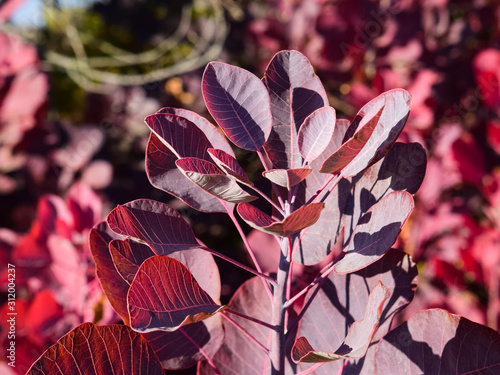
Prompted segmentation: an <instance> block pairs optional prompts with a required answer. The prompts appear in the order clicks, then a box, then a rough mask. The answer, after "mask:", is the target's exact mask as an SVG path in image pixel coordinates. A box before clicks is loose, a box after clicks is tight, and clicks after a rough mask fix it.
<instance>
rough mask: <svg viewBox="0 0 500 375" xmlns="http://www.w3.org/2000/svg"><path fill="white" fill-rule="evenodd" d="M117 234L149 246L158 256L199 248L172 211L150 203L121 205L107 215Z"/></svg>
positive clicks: (180, 218)
mask: <svg viewBox="0 0 500 375" xmlns="http://www.w3.org/2000/svg"><path fill="white" fill-rule="evenodd" d="M107 222H108V225H109V227H110V228H111V229H112V230H113V231H114V232H115V233H118V234H121V235H123V236H127V237H133V238H137V239H139V240H141V241H144V242H146V243H147V244H148V245H149V247H151V249H153V251H154V252H155V253H156V254H158V255H167V254H170V253H172V252H174V251H179V250H187V249H194V248H197V247H199V246H200V245H199V244H198V242H197V240H196V237H195V236H194V234H193V231H192V230H191V227H190V226H189V224H188V223H187V222H186V221H185V220H184V218H183V217H182V216H181V215H180V214H179V213H178V212H177V211H175V210H174V209H173V208H172V207H170V206H168V205H166V204H164V203H160V202H156V201H153V200H149V199H138V200H135V201H132V202H129V203H126V204H124V205H118V207H116V208H115V209H114V210H113V211H111V212H110V213H109V215H108V218H107Z"/></svg>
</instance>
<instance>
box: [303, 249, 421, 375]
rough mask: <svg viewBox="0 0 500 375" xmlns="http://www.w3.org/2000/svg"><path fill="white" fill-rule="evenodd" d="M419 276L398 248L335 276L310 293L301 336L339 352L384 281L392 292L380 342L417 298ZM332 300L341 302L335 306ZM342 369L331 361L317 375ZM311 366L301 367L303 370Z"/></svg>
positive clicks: (383, 318)
mask: <svg viewBox="0 0 500 375" xmlns="http://www.w3.org/2000/svg"><path fill="white" fill-rule="evenodd" d="M417 274H418V272H417V267H416V265H415V264H414V263H413V262H412V260H411V258H410V256H409V255H407V254H405V253H403V252H402V251H399V250H396V249H391V250H389V251H388V252H387V254H386V255H385V256H384V257H382V258H381V259H379V260H378V261H377V262H375V263H373V264H371V265H369V266H368V267H366V268H363V269H362V270H360V271H357V272H354V273H350V274H348V275H338V274H335V273H331V274H330V275H329V276H328V278H327V279H326V280H325V282H324V283H323V284H322V285H321V288H320V289H319V291H318V292H317V293H315V292H314V290H310V291H309V292H308V294H307V297H306V303H305V306H307V305H309V307H308V308H307V310H306V312H305V314H304V316H303V317H302V319H301V320H300V323H299V329H298V336H306V337H307V338H308V341H309V343H310V344H311V346H312V347H314V348H330V349H331V350H335V348H338V347H339V346H340V345H341V344H342V342H343V341H344V338H345V336H346V335H347V331H348V327H349V326H350V325H352V324H353V323H354V322H355V321H358V320H361V319H363V311H364V310H365V307H366V305H367V302H368V297H369V294H370V291H371V290H372V289H373V288H375V287H376V286H377V285H378V283H379V282H382V283H383V284H384V285H385V286H386V287H387V288H388V289H389V290H390V292H391V297H390V299H389V300H387V301H386V302H385V305H384V309H383V310H382V314H381V318H380V325H379V328H378V330H377V332H376V333H375V336H374V337H373V340H378V339H380V338H381V337H383V336H384V335H385V334H386V333H387V332H388V331H389V328H390V326H391V322H392V320H393V318H394V316H395V314H396V313H397V312H398V311H400V310H402V309H403V308H404V307H405V306H407V305H408V304H409V303H410V301H411V300H412V299H413V295H414V292H415V288H416V280H417ZM332 301H338V302H337V303H335V304H332ZM369 352H370V351H369ZM365 363H366V361H365ZM360 365H361V366H362V362H360ZM341 366H342V363H341V362H331V363H328V364H326V365H324V366H322V367H321V368H320V369H318V370H316V372H315V374H317V375H329V374H336V373H337V371H338V370H339V369H340V368H341ZM309 367H310V365H307V364H300V365H299V369H300V370H302V371H305V370H306V369H308V368H309ZM368 373H369V372H368Z"/></svg>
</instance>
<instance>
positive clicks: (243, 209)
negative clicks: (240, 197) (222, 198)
mask: <svg viewBox="0 0 500 375" xmlns="http://www.w3.org/2000/svg"><path fill="white" fill-rule="evenodd" d="M324 207H325V204H324V203H311V204H309V205H307V206H302V207H300V208H299V209H298V210H296V211H294V212H292V213H291V214H290V215H288V216H287V217H286V218H285V219H284V220H283V221H274V220H273V219H272V218H271V217H270V216H268V215H266V214H265V213H264V212H262V211H260V210H259V209H257V208H255V207H254V206H252V205H250V204H247V203H241V204H239V205H238V206H237V208H236V209H237V211H238V214H239V215H240V216H241V218H242V219H243V220H245V222H246V223H247V224H248V225H250V226H251V227H252V228H255V229H258V230H260V231H262V232H266V233H270V234H274V235H279V236H282V237H290V236H291V235H293V234H295V233H297V232H300V231H301V230H302V229H304V228H307V227H308V226H311V225H313V224H314V223H315V222H316V221H318V219H319V215H320V214H321V210H323V208H324Z"/></svg>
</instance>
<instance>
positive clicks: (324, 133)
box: [297, 107, 336, 163]
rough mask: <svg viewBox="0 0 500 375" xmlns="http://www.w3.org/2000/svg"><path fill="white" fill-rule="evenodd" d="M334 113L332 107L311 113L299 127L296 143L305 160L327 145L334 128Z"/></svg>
mask: <svg viewBox="0 0 500 375" xmlns="http://www.w3.org/2000/svg"><path fill="white" fill-rule="evenodd" d="M335 120H336V114H335V109H333V108H332V107H323V108H320V109H317V110H316V111H314V112H313V113H311V114H310V115H309V116H308V117H307V118H306V119H305V120H304V123H303V124H302V126H301V127H300V129H299V133H298V135H297V143H298V147H299V152H300V154H301V155H302V157H303V158H304V161H305V162H308V163H309V162H311V161H313V160H314V159H316V158H317V157H318V156H320V155H321V153H322V152H323V151H325V149H326V148H327V147H328V144H329V143H330V140H331V139H332V136H333V132H334V130H335Z"/></svg>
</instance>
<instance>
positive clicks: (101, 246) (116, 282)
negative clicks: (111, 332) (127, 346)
mask: <svg viewBox="0 0 500 375" xmlns="http://www.w3.org/2000/svg"><path fill="white" fill-rule="evenodd" d="M115 239H123V237H122V236H119V235H118V234H116V233H115V232H113V231H112V230H111V229H109V227H108V224H106V222H104V221H103V222H101V223H99V224H97V225H95V226H94V228H92V229H91V230H90V234H89V245H90V251H91V253H92V257H93V258H94V262H95V265H96V275H97V278H98V279H99V281H100V283H101V286H102V289H103V290H104V293H105V294H106V296H107V297H108V300H109V302H110V303H111V306H112V307H113V309H114V310H115V311H116V313H117V314H118V315H120V317H121V318H122V319H123V321H124V322H125V323H127V324H128V320H129V319H128V310H127V291H128V288H129V285H128V284H127V282H126V281H125V280H124V279H123V277H122V276H121V275H120V274H119V273H118V271H117V270H116V268H115V265H114V263H113V259H112V257H111V254H110V252H109V244H110V242H111V241H113V240H115Z"/></svg>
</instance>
